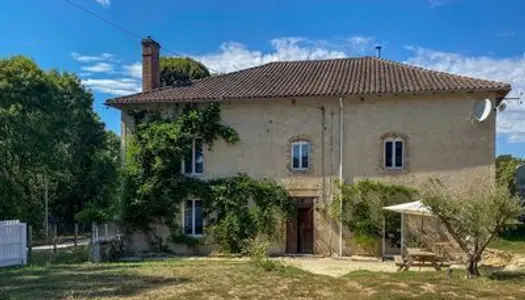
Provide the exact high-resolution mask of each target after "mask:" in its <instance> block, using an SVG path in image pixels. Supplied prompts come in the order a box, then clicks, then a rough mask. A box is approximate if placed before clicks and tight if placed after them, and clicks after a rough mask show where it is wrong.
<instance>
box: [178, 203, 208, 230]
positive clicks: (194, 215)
mask: <svg viewBox="0 0 525 300" xmlns="http://www.w3.org/2000/svg"><path fill="white" fill-rule="evenodd" d="M182 224H184V234H185V235H192V236H200V235H202V231H203V227H204V222H203V219H202V202H201V201H200V200H186V202H185V203H184V214H183V220H182Z"/></svg>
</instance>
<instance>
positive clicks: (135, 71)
mask: <svg viewBox="0 0 525 300" xmlns="http://www.w3.org/2000/svg"><path fill="white" fill-rule="evenodd" d="M124 71H125V74H127V75H129V76H131V77H133V78H138V79H140V78H142V64H141V63H140V62H136V63H134V64H131V65H125V66H124Z"/></svg>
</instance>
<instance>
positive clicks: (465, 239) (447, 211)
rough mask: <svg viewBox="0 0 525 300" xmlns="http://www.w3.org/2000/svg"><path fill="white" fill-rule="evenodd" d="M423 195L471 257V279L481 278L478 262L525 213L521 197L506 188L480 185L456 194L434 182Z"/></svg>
mask: <svg viewBox="0 0 525 300" xmlns="http://www.w3.org/2000/svg"><path fill="white" fill-rule="evenodd" d="M421 196H422V201H423V203H424V204H425V205H427V206H428V207H429V208H430V210H431V211H432V213H433V214H434V215H435V216H437V218H438V219H439V220H440V222H441V223H442V224H443V225H444V226H445V227H446V228H447V231H448V232H449V233H450V235H451V236H452V238H453V239H454V241H455V242H456V243H457V244H458V245H459V247H460V249H461V250H462V251H463V252H464V254H465V255H466V256H467V273H468V274H469V277H471V278H472V277H477V276H479V275H480V273H479V270H478V262H479V261H480V260H481V255H482V254H483V251H484V250H485V248H486V247H487V245H488V244H489V243H490V242H491V241H492V240H493V238H494V237H495V236H496V234H497V233H499V232H500V231H501V230H502V229H503V226H504V224H505V223H506V222H507V221H508V220H509V219H510V218H513V217H516V216H518V215H519V214H520V213H521V212H522V210H523V208H522V206H521V203H520V200H519V198H517V197H516V196H512V195H511V194H510V193H509V191H508V189H507V188H506V187H503V186H477V187H476V188H472V189H469V190H468V191H467V192H464V193H456V192H452V191H449V190H447V189H446V188H445V187H444V185H442V184H441V183H440V182H439V181H438V180H435V179H433V180H430V181H429V182H428V183H427V184H426V185H425V187H424V189H423V190H422V192H421Z"/></svg>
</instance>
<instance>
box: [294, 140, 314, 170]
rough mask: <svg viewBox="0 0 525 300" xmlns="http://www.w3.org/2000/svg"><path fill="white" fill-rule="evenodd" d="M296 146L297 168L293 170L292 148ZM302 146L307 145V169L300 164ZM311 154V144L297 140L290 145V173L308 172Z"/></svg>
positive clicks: (301, 161)
mask: <svg viewBox="0 0 525 300" xmlns="http://www.w3.org/2000/svg"><path fill="white" fill-rule="evenodd" d="M296 145H297V146H298V147H299V167H297V168H295V167H294V165H293V161H294V151H293V150H294V146H296ZM304 145H308V153H307V154H308V156H307V160H308V167H306V168H305V167H303V166H302V164H303V160H302V157H303V155H302V154H303V146H304ZM311 152H312V143H310V142H309V141H306V140H299V141H295V142H292V143H291V146H290V169H291V170H292V171H308V170H310V167H311V164H312V163H311Z"/></svg>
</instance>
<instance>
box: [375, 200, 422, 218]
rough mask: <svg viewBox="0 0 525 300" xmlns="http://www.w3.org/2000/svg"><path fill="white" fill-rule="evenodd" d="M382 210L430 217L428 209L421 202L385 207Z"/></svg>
mask: <svg viewBox="0 0 525 300" xmlns="http://www.w3.org/2000/svg"><path fill="white" fill-rule="evenodd" d="M383 209H384V210H389V211H394V212H398V213H401V214H406V215H420V216H432V212H431V211H430V208H429V207H428V206H426V205H424V204H423V203H422V202H421V201H414V202H408V203H402V204H396V205H391V206H385V207H383Z"/></svg>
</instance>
